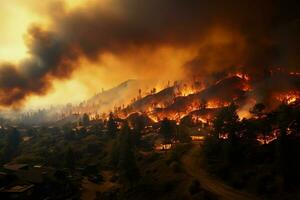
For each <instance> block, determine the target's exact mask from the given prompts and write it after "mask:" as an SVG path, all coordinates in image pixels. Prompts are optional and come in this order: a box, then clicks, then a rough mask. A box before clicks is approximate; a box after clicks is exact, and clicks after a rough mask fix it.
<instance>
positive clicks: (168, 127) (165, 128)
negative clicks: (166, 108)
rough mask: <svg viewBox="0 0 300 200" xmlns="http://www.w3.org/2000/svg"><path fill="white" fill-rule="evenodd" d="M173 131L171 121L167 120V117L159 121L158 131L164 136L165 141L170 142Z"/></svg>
mask: <svg viewBox="0 0 300 200" xmlns="http://www.w3.org/2000/svg"><path fill="white" fill-rule="evenodd" d="M173 132H174V129H173V126H172V123H171V121H170V120H168V119H167V118H165V119H163V121H162V122H161V126H160V130H159V133H160V134H161V135H162V136H163V137H164V139H165V140H166V142H170V140H171V139H172V137H173V135H174V133H173Z"/></svg>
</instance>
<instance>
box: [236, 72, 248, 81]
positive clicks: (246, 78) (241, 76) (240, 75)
mask: <svg viewBox="0 0 300 200" xmlns="http://www.w3.org/2000/svg"><path fill="white" fill-rule="evenodd" d="M234 76H237V77H239V78H241V79H244V80H246V81H249V80H250V77H249V75H248V74H244V73H241V72H238V73H235V74H234Z"/></svg>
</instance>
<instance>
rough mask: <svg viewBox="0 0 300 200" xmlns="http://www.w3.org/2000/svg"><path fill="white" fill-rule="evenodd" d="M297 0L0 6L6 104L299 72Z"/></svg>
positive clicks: (71, 0) (101, 0)
mask: <svg viewBox="0 0 300 200" xmlns="http://www.w3.org/2000/svg"><path fill="white" fill-rule="evenodd" d="M297 8H298V7H297V3H296V1H280V0H273V1H272V0H264V1H261V0H244V1H240V0H239V1H238V0H226V1H225V0H223V1H222V0H186V1H182V0H98V1H94V0H68V1H54V0H43V1H40V0H10V1H1V6H0V22H1V27H0V31H1V35H0V36H1V37H0V105H1V107H19V106H37V105H38V106H44V105H49V104H57V103H67V102H72V101H75V102H76V101H77V102H78V101H80V100H83V99H86V98H88V97H89V96H91V95H93V94H94V93H96V92H98V91H100V90H101V88H109V87H112V86H114V85H116V84H118V83H119V82H122V81H125V80H127V79H132V78H136V79H153V80H155V81H154V82H156V81H158V80H160V81H167V80H176V79H182V78H192V77H193V76H195V75H197V76H200V77H206V76H208V75H211V74H215V73H222V72H226V71H232V70H242V71H246V72H248V73H251V74H256V73H258V72H262V71H263V70H264V69H265V68H268V67H274V66H283V67H285V68H288V69H289V70H297V69H299V58H298V56H299V52H300V50H299V46H300V44H299V33H300V26H299V20H300V19H299V12H298V9H297Z"/></svg>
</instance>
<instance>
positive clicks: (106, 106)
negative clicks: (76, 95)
mask: <svg viewBox="0 0 300 200" xmlns="http://www.w3.org/2000/svg"><path fill="white" fill-rule="evenodd" d="M141 85H142V84H141V81H138V80H134V79H130V80H127V81H125V82H123V83H121V84H119V85H118V86H116V87H113V88H111V89H109V90H105V91H103V92H101V93H98V94H96V95H95V96H93V97H92V98H90V99H88V100H86V101H85V102H84V103H83V104H84V106H85V107H97V108H98V110H101V111H102V112H103V111H107V110H111V109H113V108H114V106H122V105H123V104H128V103H130V100H131V99H133V98H134V97H137V96H138V94H139V89H140V87H141Z"/></svg>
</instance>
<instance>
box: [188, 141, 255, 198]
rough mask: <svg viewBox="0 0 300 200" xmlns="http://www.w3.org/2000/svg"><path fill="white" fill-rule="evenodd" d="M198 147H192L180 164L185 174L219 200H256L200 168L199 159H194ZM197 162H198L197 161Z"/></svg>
mask: <svg viewBox="0 0 300 200" xmlns="http://www.w3.org/2000/svg"><path fill="white" fill-rule="evenodd" d="M199 148H200V146H199V145H194V146H193V148H192V149H191V150H190V151H189V152H188V153H187V154H185V155H184V156H183V158H182V163H183V165H184V168H185V169H186V171H187V173H188V174H190V175H191V176H193V177H194V178H196V179H198V181H199V182H200V184H201V186H202V187H203V188H204V189H206V190H207V191H210V192H212V193H213V194H215V195H217V196H218V198H219V199H221V200H258V198H257V197H254V196H252V195H250V194H247V193H245V192H242V191H238V190H236V189H234V188H232V187H230V186H228V185H226V184H224V183H223V182H222V181H220V180H216V179H215V178H213V177H211V176H210V175H209V174H208V173H207V172H206V171H205V170H204V169H203V168H202V167H201V163H200V161H199V159H195V156H197V155H195V154H196V152H197V151H199ZM197 160H198V161H197Z"/></svg>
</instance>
